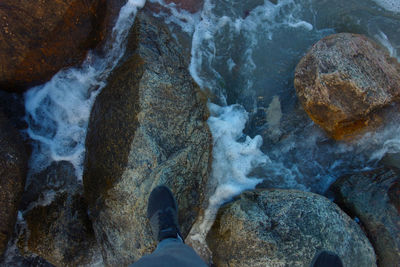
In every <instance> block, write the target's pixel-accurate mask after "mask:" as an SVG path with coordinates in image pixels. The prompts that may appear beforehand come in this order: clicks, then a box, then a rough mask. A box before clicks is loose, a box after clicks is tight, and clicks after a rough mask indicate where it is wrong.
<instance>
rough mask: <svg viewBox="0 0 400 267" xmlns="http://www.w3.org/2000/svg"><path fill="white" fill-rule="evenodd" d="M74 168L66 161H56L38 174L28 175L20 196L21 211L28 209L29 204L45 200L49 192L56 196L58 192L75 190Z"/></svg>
mask: <svg viewBox="0 0 400 267" xmlns="http://www.w3.org/2000/svg"><path fill="white" fill-rule="evenodd" d="M76 180H77V178H76V176H75V168H74V166H73V165H72V164H71V163H70V162H68V161H57V162H53V163H51V164H50V166H49V167H47V168H46V169H44V170H43V171H41V172H39V173H33V174H32V175H30V177H29V179H28V181H27V185H26V189H25V191H24V193H23V195H22V200H21V205H20V209H21V210H27V209H29V205H30V204H32V203H33V204H34V205H37V203H36V202H37V201H38V200H40V199H42V200H44V199H45V198H46V194H48V193H49V192H51V193H54V194H56V193H57V192H59V191H66V190H67V191H70V192H72V191H73V190H74V189H77V181H76Z"/></svg>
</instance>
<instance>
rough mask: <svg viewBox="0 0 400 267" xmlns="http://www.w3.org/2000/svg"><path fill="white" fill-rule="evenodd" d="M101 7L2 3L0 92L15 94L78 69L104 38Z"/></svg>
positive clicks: (23, 0) (56, 0)
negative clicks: (74, 67) (66, 69)
mask: <svg viewBox="0 0 400 267" xmlns="http://www.w3.org/2000/svg"><path fill="white" fill-rule="evenodd" d="M118 1H120V0H114V1H112V2H118ZM107 3H108V1H106V0H89V1H83V0H42V1H30V0H2V1H1V5H0V87H1V88H2V89H8V90H13V91H15V90H17V91H21V90H23V89H25V88H26V87H27V86H31V85H35V84H39V83H42V82H45V81H47V80H48V79H50V78H51V77H52V76H53V75H54V74H55V73H56V72H58V71H59V70H60V69H61V68H63V67H67V66H72V65H75V64H78V63H80V62H81V61H82V60H83V59H84V57H85V55H86V53H87V51H88V49H91V48H94V47H95V46H96V45H97V44H98V43H99V41H100V40H102V39H103V37H104V35H105V33H106V29H105V25H104V24H105V20H111V18H110V17H109V16H108V13H107V12H109V11H108V9H107V7H108V5H107ZM111 6H112V5H111Z"/></svg>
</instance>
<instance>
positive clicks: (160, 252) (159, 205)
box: [130, 186, 207, 267]
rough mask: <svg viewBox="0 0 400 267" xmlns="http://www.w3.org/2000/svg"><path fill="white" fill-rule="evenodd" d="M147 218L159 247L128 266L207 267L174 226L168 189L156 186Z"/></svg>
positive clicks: (175, 215)
mask: <svg viewBox="0 0 400 267" xmlns="http://www.w3.org/2000/svg"><path fill="white" fill-rule="evenodd" d="M147 217H148V218H149V220H150V225H151V230H152V232H153V235H154V238H155V239H156V240H158V241H159V244H158V246H157V249H156V250H155V251H154V252H153V253H152V254H150V255H147V256H144V257H142V258H141V259H140V260H138V261H137V262H135V263H134V264H132V265H130V266H131V267H144V266H146V267H151V266H154V267H155V266H157V267H160V266H165V267H168V266H182V267H185V266H188V267H189V266H190V267H206V266H207V265H206V264H205V263H204V261H203V260H202V259H201V258H200V257H199V256H198V255H197V254H196V252H195V251H194V250H193V249H192V248H191V247H189V246H188V245H185V244H184V242H183V239H182V237H181V233H180V231H179V225H178V207H177V204H176V201H175V198H174V196H173V194H172V192H171V191H170V190H169V189H168V187H166V186H158V187H156V188H154V189H153V191H152V192H151V194H150V197H149V203H148V208H147Z"/></svg>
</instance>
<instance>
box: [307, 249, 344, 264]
mask: <svg viewBox="0 0 400 267" xmlns="http://www.w3.org/2000/svg"><path fill="white" fill-rule="evenodd" d="M311 267H343V263H342V260H341V259H340V258H339V256H338V255H336V254H335V253H333V252H329V251H321V252H319V253H318V254H317V255H315V257H314V259H313V261H312V262H311Z"/></svg>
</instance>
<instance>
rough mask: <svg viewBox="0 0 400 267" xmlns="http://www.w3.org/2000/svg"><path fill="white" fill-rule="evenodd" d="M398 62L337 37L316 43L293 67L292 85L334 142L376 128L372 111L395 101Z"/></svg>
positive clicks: (362, 42)
mask: <svg viewBox="0 0 400 267" xmlns="http://www.w3.org/2000/svg"><path fill="white" fill-rule="evenodd" d="M399 84H400V64H399V63H398V62H397V60H396V59H394V58H390V56H389V54H388V52H387V51H386V50H385V49H383V48H382V47H380V46H378V45H377V44H376V43H375V42H373V41H372V40H369V39H368V38H367V37H365V36H362V35H358V34H350V33H340V34H334V35H331V36H328V37H325V38H324V39H322V40H320V41H319V42H318V43H316V44H315V45H314V46H313V47H312V48H311V50H310V51H309V52H308V53H307V55H306V56H305V57H303V59H302V60H301V61H300V63H299V64H298V66H297V67H296V72H295V79H294V85H295V88H296V92H297V95H298V97H299V100H300V102H301V104H302V105H303V107H304V109H305V111H306V112H307V113H308V115H309V116H310V117H311V119H312V120H313V121H314V122H315V123H317V124H318V125H320V126H321V127H322V128H323V129H325V131H326V132H327V133H328V134H329V135H331V136H332V137H333V138H335V139H337V140H339V139H345V138H349V137H352V136H354V135H355V134H358V133H360V132H362V131H363V130H365V129H367V128H368V127H376V126H377V125H379V123H380V121H381V120H382V119H381V118H380V116H377V115H376V113H377V112H378V111H380V110H382V109H383V108H384V107H387V106H389V105H390V104H392V103H394V102H397V101H398V100H399V95H400V86H399Z"/></svg>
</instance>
